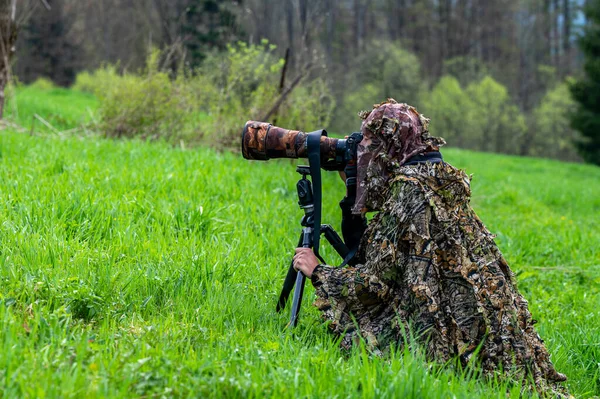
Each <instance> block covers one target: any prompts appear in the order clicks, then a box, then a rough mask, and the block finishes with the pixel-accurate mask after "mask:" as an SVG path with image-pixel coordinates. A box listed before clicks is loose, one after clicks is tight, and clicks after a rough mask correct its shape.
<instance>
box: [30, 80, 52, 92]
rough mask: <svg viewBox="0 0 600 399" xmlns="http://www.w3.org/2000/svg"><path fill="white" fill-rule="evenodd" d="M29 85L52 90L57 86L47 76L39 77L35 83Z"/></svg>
mask: <svg viewBox="0 0 600 399" xmlns="http://www.w3.org/2000/svg"><path fill="white" fill-rule="evenodd" d="M29 87H33V88H36V89H38V90H52V89H55V88H56V86H55V85H54V83H53V82H52V81H51V80H50V79H47V78H37V79H36V80H35V81H34V82H33V83H31V84H30V85H29Z"/></svg>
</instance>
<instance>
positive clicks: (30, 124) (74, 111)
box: [5, 81, 98, 133]
mask: <svg viewBox="0 0 600 399" xmlns="http://www.w3.org/2000/svg"><path fill="white" fill-rule="evenodd" d="M6 96H7V102H6V107H5V116H6V119H8V120H9V121H12V122H15V123H17V124H18V125H20V126H22V127H23V128H25V129H27V130H28V131H37V132H40V131H41V132H53V133H56V132H63V131H65V130H71V129H81V128H82V125H90V124H92V125H93V123H94V120H95V114H96V110H97V108H98V100H97V99H96V98H95V97H94V96H93V95H91V94H89V93H83V92H78V91H74V90H69V89H64V88H60V87H52V86H50V83H45V81H38V83H37V84H33V85H30V86H19V87H18V88H17V89H15V88H13V87H9V89H8V90H7V95H6ZM42 120H43V121H45V122H47V123H48V124H49V125H50V126H51V127H49V126H48V125H46V124H44V122H43V121H42Z"/></svg>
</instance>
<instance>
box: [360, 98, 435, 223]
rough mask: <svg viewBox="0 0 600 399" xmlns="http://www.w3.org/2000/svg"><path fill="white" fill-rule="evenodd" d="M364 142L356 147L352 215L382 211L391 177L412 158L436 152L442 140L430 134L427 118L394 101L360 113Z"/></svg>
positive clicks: (391, 99) (410, 107)
mask: <svg viewBox="0 0 600 399" xmlns="http://www.w3.org/2000/svg"><path fill="white" fill-rule="evenodd" d="M359 116H360V117H361V118H362V119H363V123H362V127H361V131H362V134H363V140H362V141H361V142H360V144H359V145H358V160H357V166H358V168H357V169H358V172H357V188H356V202H355V203H354V208H353V209H352V211H353V213H363V212H366V211H375V210H379V209H381V206H382V205H383V202H384V201H385V199H386V193H387V188H388V187H389V182H390V178H391V177H393V176H394V174H395V171H397V170H398V168H399V167H400V166H402V165H403V164H404V163H406V162H407V161H408V160H409V159H410V158H411V157H413V156H415V155H418V154H422V153H426V152H430V151H438V150H439V148H440V146H442V145H444V144H446V142H445V141H444V139H442V138H438V137H432V136H430V135H429V130H428V126H429V119H427V118H425V117H424V116H423V115H421V114H419V113H418V112H417V110H416V109H415V108H414V107H412V106H410V105H408V104H404V103H398V102H397V101H396V100H394V99H393V98H388V99H387V101H384V102H382V103H381V104H375V105H373V110H372V111H370V112H369V111H363V112H361V113H359Z"/></svg>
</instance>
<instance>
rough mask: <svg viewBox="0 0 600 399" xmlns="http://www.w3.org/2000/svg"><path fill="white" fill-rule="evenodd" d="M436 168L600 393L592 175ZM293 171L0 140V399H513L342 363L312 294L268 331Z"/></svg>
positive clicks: (443, 372)
mask: <svg viewBox="0 0 600 399" xmlns="http://www.w3.org/2000/svg"><path fill="white" fill-rule="evenodd" d="M81 111H82V112H81V113H83V112H84V111H83V110H81ZM444 154H445V156H446V158H447V160H448V161H449V162H451V163H453V164H454V165H456V166H459V167H462V168H466V170H467V171H468V172H470V173H475V177H474V179H473V193H474V194H473V205H474V207H475V209H476V210H477V212H478V213H479V215H480V216H481V217H482V219H483V220H484V222H485V223H486V224H487V225H488V227H489V228H490V230H492V231H493V232H495V233H497V234H498V243H499V245H500V247H501V249H502V251H503V253H504V254H505V255H506V257H507V259H508V260H509V262H510V264H511V267H512V268H513V270H515V272H516V273H517V274H518V280H519V288H520V290H521V291H522V292H523V293H524V294H525V296H526V297H527V298H528V299H529V302H530V308H531V311H532V313H533V315H534V318H536V319H538V320H539V324H538V325H537V329H538V331H539V332H540V334H541V336H542V337H543V338H544V339H545V341H546V343H547V345H548V347H549V349H550V352H551V353H552V359H553V361H554V362H555V364H556V366H557V368H558V370H559V371H561V372H564V373H566V374H567V375H568V376H569V381H568V383H567V385H568V387H569V389H570V391H571V392H572V393H573V394H575V395H577V396H581V397H589V396H593V395H600V381H599V377H600V371H599V370H600V368H599V359H600V334H599V333H598V331H600V296H599V289H598V287H599V283H600V249H599V246H598V242H599V239H600V229H599V227H598V221H599V220H598V215H599V210H600V186H599V185H598V181H599V179H600V169H598V168H596V167H590V166H585V165H578V164H567V163H559V162H554V161H546V160H538V159H525V158H517V157H506V156H498V155H490V154H482V153H473V152H466V151H458V150H447V151H445V152H444ZM294 165H295V163H294V162H290V161H287V160H284V161H269V162H266V163H259V162H248V161H245V160H243V159H241V157H240V156H239V155H236V154H230V153H217V152H214V151H211V150H208V149H203V148H199V149H196V150H188V151H185V150H181V149H174V148H172V147H171V146H169V145H167V144H165V143H160V142H157V143H144V142H140V141H110V140H102V139H98V138H87V139H86V140H81V139H79V138H77V137H66V138H65V137H62V136H56V135H45V136H29V135H25V134H22V133H16V132H10V131H5V132H3V134H2V135H0V187H2V188H1V192H2V195H1V196H0V302H1V305H0V347H1V348H2V351H1V352H0V353H1V354H0V397H3V398H4V397H6V398H9V397H44V396H45V397H107V396H110V397H163V396H164V397H206V396H221V397H223V396H228V397H231V396H243V397H264V396H273V397H292V396H294V397H296V396H297V397H369V398H370V397H415V398H417V397H418V398H420V397H437V398H452V397H465V398H466V397H468V398H471V397H480V398H484V397H485V398H489V397H497V398H504V397H506V393H507V392H508V393H509V396H511V397H515V398H517V397H519V388H520V387H519V386H514V385H510V384H509V383H508V382H485V381H482V380H480V379H478V378H471V377H469V372H468V371H463V372H461V371H454V370H453V368H452V367H450V366H446V367H443V366H442V365H432V364H428V363H427V362H425V361H424V360H423V358H422V356H420V355H419V353H418V351H416V352H409V351H405V352H398V353H395V354H393V355H392V356H391V357H390V358H386V359H379V358H372V357H369V356H367V355H366V354H365V352H364V350H362V349H361V348H358V349H357V350H355V351H354V352H352V353H350V354H344V353H342V352H341V351H340V350H339V349H338V347H337V345H336V342H335V340H334V339H333V338H332V337H331V336H330V335H329V334H328V333H327V328H326V326H324V325H322V324H321V322H320V318H319V314H318V311H317V310H316V309H314V308H313V307H311V306H310V305H309V302H310V299H311V297H312V296H313V291H312V288H310V287H308V288H307V291H306V294H305V295H306V297H307V300H306V301H305V302H306V303H305V305H304V307H303V313H302V315H301V317H302V318H301V321H300V325H299V327H298V328H297V329H296V330H295V331H293V332H289V331H285V330H284V326H285V324H286V321H287V317H288V315H287V314H284V315H278V314H276V313H275V311H274V307H275V302H276V298H277V296H278V290H279V289H280V286H281V284H282V280H283V277H284V274H285V270H286V268H287V264H288V262H289V257H290V254H291V253H292V251H293V247H294V244H295V242H296V240H297V235H298V233H299V228H300V227H299V220H300V218H301V216H302V212H301V211H300V209H298V207H297V205H296V201H297V198H296V193H295V181H296V179H297V175H296V173H295V172H294V169H295V166H294ZM324 190H325V198H324V221H327V222H331V223H332V224H333V225H334V226H339V212H338V210H337V205H336V204H337V202H338V201H339V199H340V198H341V197H342V195H343V186H342V184H341V182H340V181H339V177H337V176H334V175H333V174H326V175H325V176H324ZM325 258H326V259H327V260H330V261H331V262H332V263H333V262H334V261H335V257H334V255H333V251H332V250H331V249H330V248H325Z"/></svg>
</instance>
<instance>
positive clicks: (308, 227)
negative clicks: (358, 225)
mask: <svg viewBox="0 0 600 399" xmlns="http://www.w3.org/2000/svg"><path fill="white" fill-rule="evenodd" d="M296 172H298V173H299V174H300V175H301V176H302V177H301V178H300V180H298V183H297V184H296V189H297V191H298V205H299V206H300V209H302V210H304V216H302V220H301V221H300V225H301V226H302V233H300V239H299V240H298V247H304V248H314V246H315V243H314V241H315V198H314V195H313V188H312V183H311V181H310V180H308V179H307V178H306V177H307V176H308V175H310V174H311V171H310V167H308V166H298V167H297V169H296ZM318 200H319V202H320V198H318ZM319 218H320V215H319ZM319 223H320V221H319ZM317 228H318V229H319V232H320V234H323V235H325V239H326V240H327V241H328V242H329V243H330V244H331V246H332V247H333V248H334V249H335V250H336V252H337V253H338V254H339V255H340V256H341V257H342V258H343V259H344V258H346V257H347V256H348V255H349V253H350V250H349V249H348V247H347V246H346V244H344V242H343V241H342V239H341V238H340V236H339V235H338V233H336V231H335V230H334V229H333V227H331V226H330V225H328V224H322V225H317ZM318 236H319V235H317V237H318ZM314 249H315V255H316V256H317V258H318V259H319V260H320V261H321V262H322V263H325V261H324V260H323V258H322V257H321V255H320V254H319V251H318V248H314ZM305 281H306V276H305V275H304V274H302V273H301V272H297V271H296V270H295V269H294V264H293V260H292V262H291V263H290V267H289V269H288V273H287V275H286V277H285V281H284V283H283V288H282V290H281V294H280V295H279V301H278V302H277V312H281V311H282V310H283V309H284V308H285V305H286V303H287V301H288V298H289V296H290V293H291V291H292V289H293V288H294V286H295V287H296V288H295V289H294V296H293V299H292V310H291V316H290V321H289V323H288V326H292V327H295V326H296V324H297V323H298V313H299V312H300V306H301V305H302V295H303V294H304V283H305Z"/></svg>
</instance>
